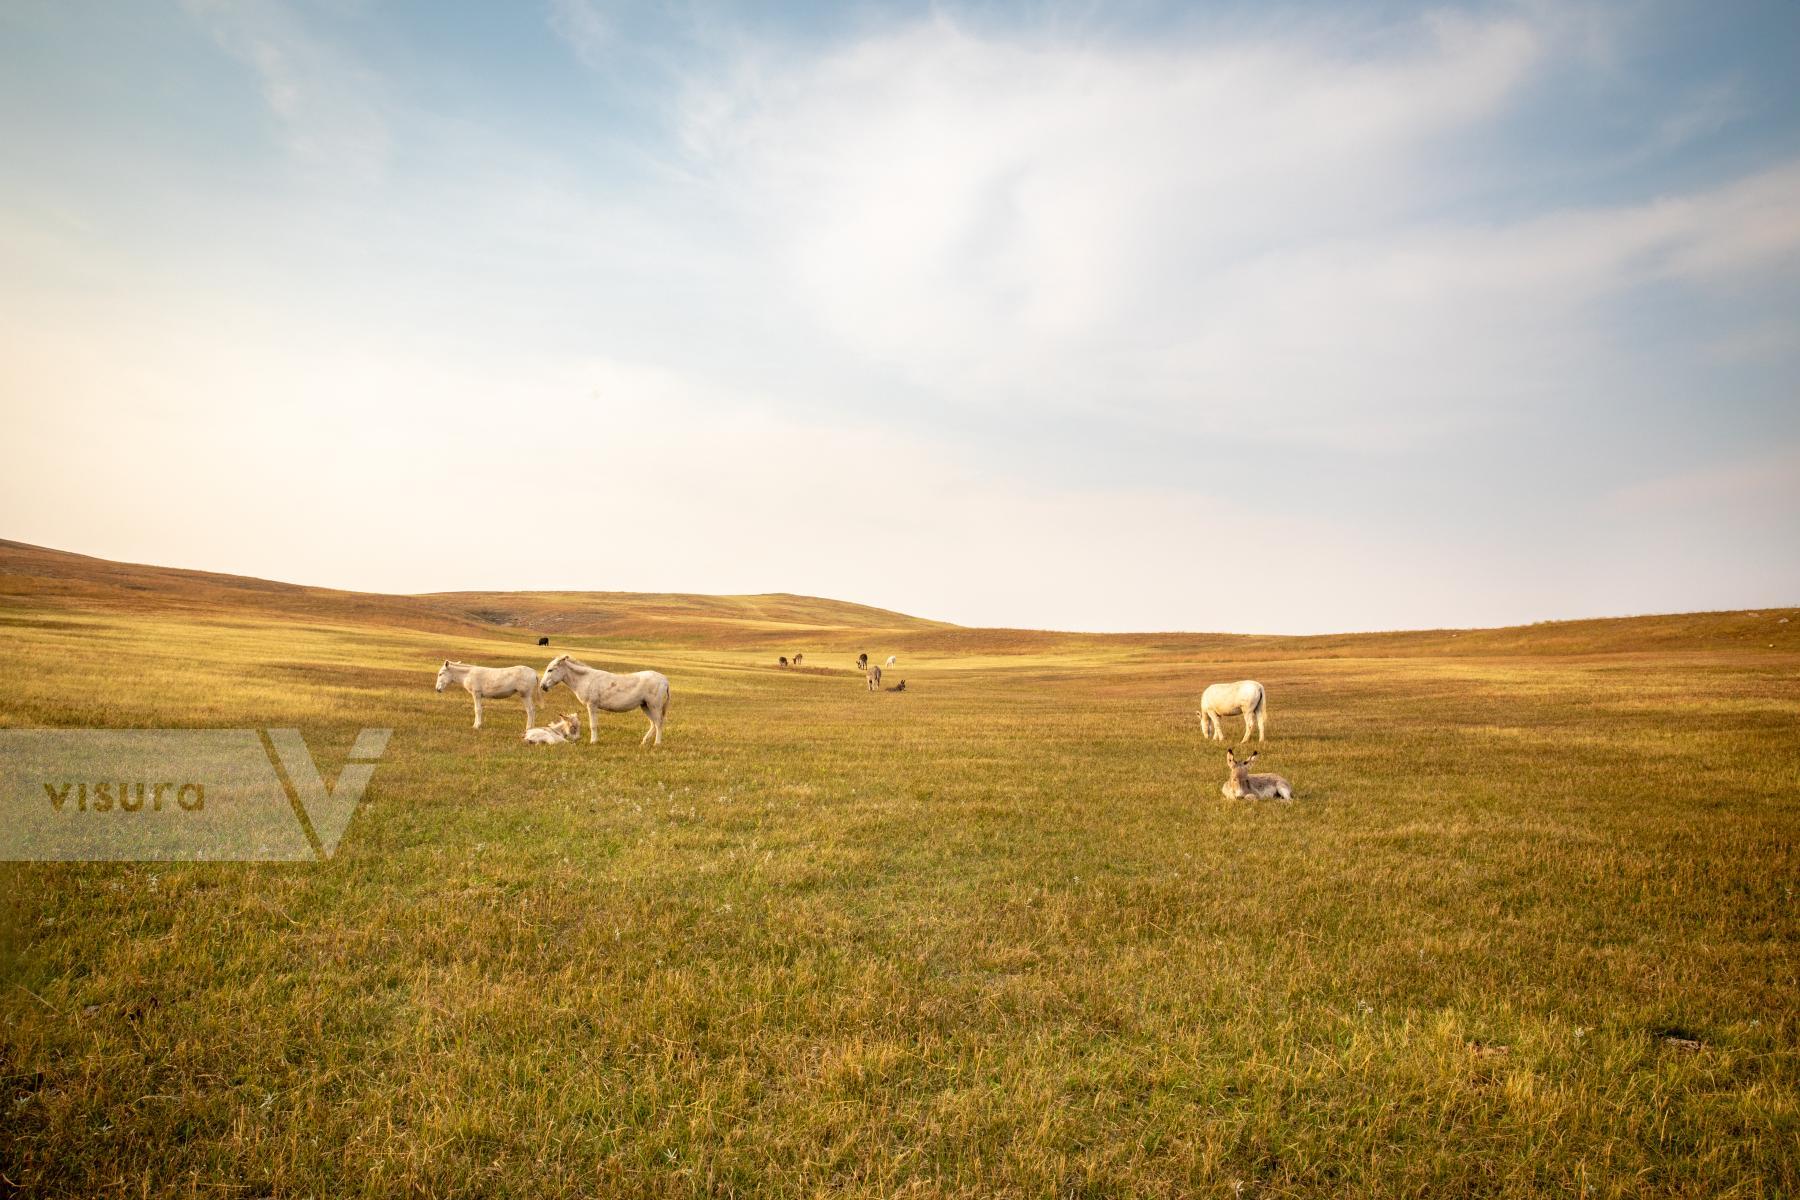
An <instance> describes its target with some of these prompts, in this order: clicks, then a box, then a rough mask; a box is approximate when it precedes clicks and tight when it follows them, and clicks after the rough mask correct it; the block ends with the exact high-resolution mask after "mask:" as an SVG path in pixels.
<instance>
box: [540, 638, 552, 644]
mask: <svg viewBox="0 0 1800 1200" xmlns="http://www.w3.org/2000/svg"><path fill="white" fill-rule="evenodd" d="M549 644H550V639H549V638H539V639H538V645H540V646H548V645H549Z"/></svg>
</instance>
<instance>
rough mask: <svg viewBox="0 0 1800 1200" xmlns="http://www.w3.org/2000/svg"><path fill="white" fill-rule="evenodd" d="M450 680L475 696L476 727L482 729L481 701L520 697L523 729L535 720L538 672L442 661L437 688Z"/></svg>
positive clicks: (440, 687)
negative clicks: (523, 708) (523, 710)
mask: <svg viewBox="0 0 1800 1200" xmlns="http://www.w3.org/2000/svg"><path fill="white" fill-rule="evenodd" d="M453 683H460V684H462V685H463V688H464V690H465V691H467V692H468V693H469V695H471V696H473V697H475V728H477V729H480V728H481V702H482V701H483V700H504V699H506V698H507V697H508V696H519V697H522V698H523V699H524V701H525V728H527V729H530V728H531V727H532V726H533V725H534V724H536V723H537V696H536V694H535V693H536V692H537V672H536V671H534V670H532V669H531V668H530V667H471V666H470V665H469V664H468V663H459V662H451V661H450V660H449V659H447V658H446V659H445V660H444V665H443V666H441V667H439V668H438V678H437V690H438V691H440V692H441V691H443V690H444V689H445V688H447V687H449V686H450V685H451V684H453Z"/></svg>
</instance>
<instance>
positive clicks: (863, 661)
mask: <svg viewBox="0 0 1800 1200" xmlns="http://www.w3.org/2000/svg"><path fill="white" fill-rule="evenodd" d="M856 669H857V670H859V671H866V670H868V669H869V656H868V655H867V654H859V655H857V656H856Z"/></svg>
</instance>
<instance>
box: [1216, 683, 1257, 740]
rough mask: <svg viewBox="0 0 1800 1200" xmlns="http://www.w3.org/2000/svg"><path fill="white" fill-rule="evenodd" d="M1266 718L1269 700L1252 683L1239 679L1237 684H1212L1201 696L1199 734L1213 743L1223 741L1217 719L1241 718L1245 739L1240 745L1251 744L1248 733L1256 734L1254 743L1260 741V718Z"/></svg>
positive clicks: (1223, 726)
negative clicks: (1252, 731) (1210, 739)
mask: <svg viewBox="0 0 1800 1200" xmlns="http://www.w3.org/2000/svg"><path fill="white" fill-rule="evenodd" d="M1267 714H1268V697H1267V696H1266V695H1264V694H1263V685H1262V684H1260V683H1258V682H1256V680H1254V679H1240V680H1238V681H1237V682H1236V683H1215V684H1213V685H1212V686H1211V687H1209V688H1207V689H1206V690H1205V691H1204V692H1201V693H1200V732H1201V733H1203V734H1205V735H1206V736H1207V737H1209V738H1212V739H1213V740H1214V741H1216V742H1222V741H1224V740H1225V724H1224V722H1222V721H1220V720H1219V718H1220V717H1237V716H1241V717H1243V718H1244V736H1243V737H1241V738H1239V739H1238V741H1240V742H1247V741H1249V740H1250V731H1251V730H1253V729H1254V730H1255V731H1256V740H1257V741H1259V742H1260V741H1262V740H1263V718H1264V717H1265V716H1266V715H1267Z"/></svg>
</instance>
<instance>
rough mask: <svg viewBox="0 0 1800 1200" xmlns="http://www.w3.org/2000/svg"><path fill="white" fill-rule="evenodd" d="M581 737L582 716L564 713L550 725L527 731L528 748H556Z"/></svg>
mask: <svg viewBox="0 0 1800 1200" xmlns="http://www.w3.org/2000/svg"><path fill="white" fill-rule="evenodd" d="M580 736H581V715H580V714H579V713H564V714H563V715H562V716H560V717H558V718H556V720H554V721H552V722H550V723H549V724H548V725H536V726H533V727H532V728H530V729H527V730H526V731H525V744H526V745H527V746H555V745H558V744H560V743H562V742H572V741H574V740H575V739H576V738H578V737H580Z"/></svg>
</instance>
